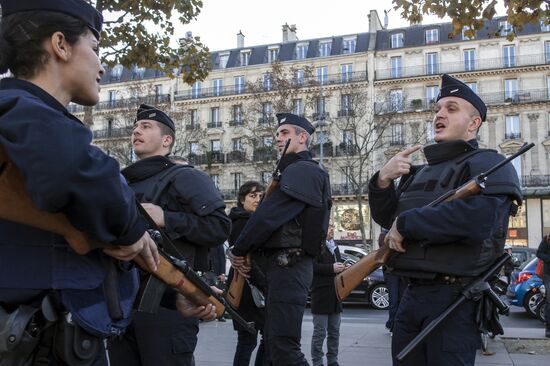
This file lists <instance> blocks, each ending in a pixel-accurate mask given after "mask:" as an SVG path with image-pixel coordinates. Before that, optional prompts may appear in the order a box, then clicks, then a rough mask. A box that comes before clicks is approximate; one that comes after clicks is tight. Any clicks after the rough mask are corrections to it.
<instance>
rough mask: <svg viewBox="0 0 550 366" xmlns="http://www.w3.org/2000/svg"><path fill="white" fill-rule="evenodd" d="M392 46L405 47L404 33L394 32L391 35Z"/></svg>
mask: <svg viewBox="0 0 550 366" xmlns="http://www.w3.org/2000/svg"><path fill="white" fill-rule="evenodd" d="M390 47H391V48H401V47H403V33H394V34H392V35H391V36H390Z"/></svg>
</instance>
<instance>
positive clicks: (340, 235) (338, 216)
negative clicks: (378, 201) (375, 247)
mask: <svg viewBox="0 0 550 366" xmlns="http://www.w3.org/2000/svg"><path fill="white" fill-rule="evenodd" d="M332 211H333V214H332V216H333V221H334V239H336V240H350V241H355V240H357V241H361V225H360V222H361V219H360V216H359V207H358V206H357V205H353V204H350V205H336V206H333V208H332ZM369 222H370V213H369V208H368V205H363V223H364V227H365V236H366V238H367V241H368V242H370V237H371V234H370V224H369Z"/></svg>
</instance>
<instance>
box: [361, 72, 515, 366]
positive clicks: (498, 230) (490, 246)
mask: <svg viewBox="0 0 550 366" xmlns="http://www.w3.org/2000/svg"><path fill="white" fill-rule="evenodd" d="M486 114H487V107H486V106H485V104H484V103H483V101H482V100H481V99H480V98H479V97H478V96H477V95H476V94H475V93H474V92H473V91H472V90H471V89H470V88H469V87H468V86H467V85H466V84H464V83H462V82H460V81H459V80H456V79H454V78H452V77H450V76H448V75H443V78H442V83H441V92H440V94H439V96H438V98H437V102H436V104H435V116H434V120H433V126H434V131H435V141H436V142H437V144H433V145H429V146H426V147H424V154H425V156H426V159H427V161H428V164H427V165H425V166H423V167H414V166H412V165H411V163H412V159H411V157H410V155H411V154H413V153H414V152H415V151H417V150H418V149H419V148H420V147H419V146H416V147H412V148H408V149H406V150H404V151H402V152H400V153H398V154H397V155H395V156H394V157H393V158H392V159H390V160H389V161H388V162H387V163H386V165H384V167H383V168H382V169H381V170H380V171H379V172H377V173H376V174H375V175H374V176H373V177H372V179H371V181H370V184H369V203H370V207H371V211H372V215H373V218H374V220H375V221H376V222H377V223H379V224H380V225H382V226H383V227H386V228H389V229H390V230H389V232H388V233H387V236H386V238H387V242H388V243H389V246H390V248H391V249H393V250H395V251H397V252H398V253H397V254H396V255H394V256H393V257H391V258H390V260H389V262H388V267H390V268H392V269H393V271H394V273H395V274H397V275H401V276H404V277H406V278H407V280H408V282H409V286H408V287H407V289H406V290H405V293H404V294H403V297H402V299H401V303H400V305H399V309H398V312H397V314H396V318H395V323H394V327H393V338H392V355H393V357H394V364H398V363H397V361H396V360H395V356H396V355H397V353H399V352H400V351H401V350H402V349H403V347H404V346H405V345H407V344H408V343H409V341H411V340H412V339H413V338H414V337H415V336H416V335H417V334H418V333H419V332H420V331H421V330H422V329H423V327H425V326H426V324H428V323H429V322H430V320H432V319H434V318H435V317H437V316H438V315H439V314H441V313H442V312H443V310H444V309H445V308H447V306H448V305H449V304H451V303H452V302H453V301H454V300H455V299H456V298H457V297H458V296H459V294H460V291H461V289H462V287H463V286H464V285H465V284H467V283H469V281H471V279H472V277H473V276H477V275H479V274H480V273H481V272H483V271H484V270H485V269H486V268H488V267H489V266H490V265H491V263H492V262H493V261H494V260H495V259H496V258H497V257H498V256H499V255H501V254H502V253H503V248H504V242H505V238H506V232H507V227H508V217H509V214H510V212H511V210H512V209H513V206H514V203H513V200H516V201H517V202H518V203H520V202H521V192H520V188H519V182H518V178H517V174H516V172H515V171H514V169H513V167H512V165H511V164H508V165H506V166H505V167H503V168H502V169H500V170H498V171H497V172H495V173H494V174H493V175H491V176H490V177H489V179H488V180H487V184H486V188H485V189H484V190H483V191H482V193H481V194H479V195H476V196H473V197H470V198H468V199H466V200H453V201H450V202H445V203H441V204H439V205H437V206H436V207H424V206H425V205H427V204H428V203H430V202H431V201H432V200H434V199H435V198H437V197H439V196H440V195H441V194H443V193H445V192H446V191H448V190H450V189H452V188H456V187H457V186H459V185H460V184H462V183H464V182H466V181H467V180H469V179H470V178H472V177H474V176H476V175H477V174H479V173H482V172H484V171H486V170H488V168H490V167H491V166H493V165H495V164H496V163H498V162H499V161H502V160H503V157H502V156H501V155H499V154H498V153H497V152H495V151H493V150H486V149H479V148H478V144H477V140H476V135H477V133H478V129H479V127H480V125H481V123H482V121H485V117H486ZM399 177H401V180H400V183H399V186H398V187H397V190H396V189H394V183H393V180H394V179H396V178H399ZM480 346H481V340H480V335H479V331H478V326H477V324H476V303H475V302H473V301H468V302H466V303H465V304H463V305H462V306H461V307H459V308H457V309H456V311H455V312H454V313H453V314H452V315H451V316H450V317H449V318H448V319H447V320H446V321H445V322H444V323H443V324H442V325H441V326H440V327H439V328H437V329H436V330H435V331H434V332H433V333H432V334H431V335H430V336H429V337H428V339H427V340H426V342H425V343H424V344H423V345H422V346H421V347H420V348H419V349H418V350H417V351H415V352H413V354H411V355H410V356H409V357H408V358H407V359H406V360H405V361H404V362H403V363H399V364H400V365H473V364H474V361H475V352H476V349H477V348H479V347H480Z"/></svg>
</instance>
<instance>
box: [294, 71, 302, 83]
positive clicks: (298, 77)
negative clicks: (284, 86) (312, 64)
mask: <svg viewBox="0 0 550 366" xmlns="http://www.w3.org/2000/svg"><path fill="white" fill-rule="evenodd" d="M304 79H305V72H304V70H303V69H299V70H296V71H294V82H295V83H296V84H298V85H302V84H303V83H304Z"/></svg>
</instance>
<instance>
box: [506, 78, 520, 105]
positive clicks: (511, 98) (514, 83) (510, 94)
mask: <svg viewBox="0 0 550 366" xmlns="http://www.w3.org/2000/svg"><path fill="white" fill-rule="evenodd" d="M517 97H518V79H506V80H504V101H505V102H515V101H517Z"/></svg>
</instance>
